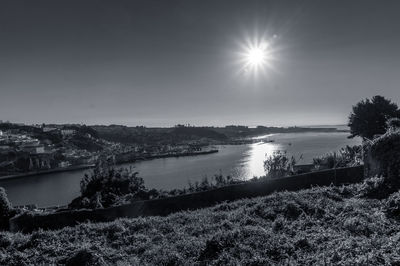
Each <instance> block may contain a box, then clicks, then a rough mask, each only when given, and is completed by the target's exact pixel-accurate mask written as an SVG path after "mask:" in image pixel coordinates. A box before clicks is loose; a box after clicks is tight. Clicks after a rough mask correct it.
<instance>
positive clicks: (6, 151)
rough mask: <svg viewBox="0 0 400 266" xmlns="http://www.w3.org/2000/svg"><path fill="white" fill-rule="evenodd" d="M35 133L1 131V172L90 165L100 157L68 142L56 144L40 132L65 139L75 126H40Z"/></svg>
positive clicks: (12, 172)
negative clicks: (71, 127) (66, 127)
mask: <svg viewBox="0 0 400 266" xmlns="http://www.w3.org/2000/svg"><path fill="white" fill-rule="evenodd" d="M36 128H38V127H36ZM37 132H39V133H37ZM37 132H32V133H29V131H24V130H21V129H7V130H0V175H9V174H16V173H21V172H29V171H38V170H48V169H54V168H66V167H69V166H72V165H82V164H93V163H95V161H96V160H97V158H98V156H99V154H98V153H93V152H88V151H86V150H82V149H77V148H74V147H73V146H72V145H68V142H67V141H63V142H62V143H58V144H55V143H53V141H52V140H51V139H50V138H47V137H46V136H48V134H40V132H42V133H49V132H51V133H54V134H55V135H57V136H60V139H61V140H64V139H67V138H68V137H70V136H73V135H74V134H76V130H74V129H64V128H53V127H41V130H37Z"/></svg>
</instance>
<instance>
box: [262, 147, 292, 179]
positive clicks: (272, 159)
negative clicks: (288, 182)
mask: <svg viewBox="0 0 400 266" xmlns="http://www.w3.org/2000/svg"><path fill="white" fill-rule="evenodd" d="M295 165H296V159H295V158H294V157H293V156H292V157H290V158H289V157H288V156H287V155H286V152H282V151H275V152H274V153H273V154H272V155H270V156H269V157H267V159H266V160H265V161H264V170H265V173H266V174H267V176H268V177H271V178H277V177H284V176H287V175H291V174H293V173H294V169H293V167H294V166H295Z"/></svg>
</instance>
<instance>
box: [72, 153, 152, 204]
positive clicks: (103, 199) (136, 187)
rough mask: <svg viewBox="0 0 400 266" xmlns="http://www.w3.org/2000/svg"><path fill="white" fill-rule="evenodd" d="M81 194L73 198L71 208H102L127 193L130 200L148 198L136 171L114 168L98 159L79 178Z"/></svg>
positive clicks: (115, 201) (114, 202)
mask: <svg viewBox="0 0 400 266" xmlns="http://www.w3.org/2000/svg"><path fill="white" fill-rule="evenodd" d="M80 185H81V196H80V197H78V198H76V199H74V200H73V201H72V202H71V204H70V207H71V208H103V207H109V206H112V205H115V204H116V203H117V202H118V201H120V198H121V197H123V196H127V195H129V197H131V198H132V200H134V199H135V200H143V199H148V198H149V195H148V193H147V191H146V188H145V186H144V181H143V179H142V178H140V177H138V172H134V171H133V170H132V169H127V168H121V169H115V168H114V166H113V164H112V163H110V162H107V161H104V160H100V161H99V162H98V163H97V165H96V167H95V168H94V170H93V172H92V173H91V174H90V175H87V174H86V175H85V176H84V178H83V179H82V180H81V184H80Z"/></svg>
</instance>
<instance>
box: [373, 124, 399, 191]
mask: <svg viewBox="0 0 400 266" xmlns="http://www.w3.org/2000/svg"><path fill="white" fill-rule="evenodd" d="M370 151H371V155H372V157H373V158H374V159H375V160H376V161H377V162H378V164H379V168H380V172H381V174H382V175H384V176H386V178H387V181H388V182H389V183H391V184H393V185H396V186H398V185H399V184H400V130H395V131H392V130H388V132H386V133H385V134H384V135H382V136H380V137H378V138H376V139H374V140H373V142H372V144H371V148H370Z"/></svg>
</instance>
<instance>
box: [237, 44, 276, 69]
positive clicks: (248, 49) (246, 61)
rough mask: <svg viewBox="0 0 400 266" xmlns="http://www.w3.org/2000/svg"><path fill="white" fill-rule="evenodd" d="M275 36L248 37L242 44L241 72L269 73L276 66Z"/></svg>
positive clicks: (240, 55) (240, 56)
mask: <svg viewBox="0 0 400 266" xmlns="http://www.w3.org/2000/svg"><path fill="white" fill-rule="evenodd" d="M274 41H275V38H271V39H262V38H257V39H253V40H252V39H247V40H246V42H244V43H242V44H241V52H240V53H239V62H240V64H241V70H240V71H241V72H242V73H244V74H246V75H251V76H260V74H262V75H267V74H268V72H269V70H272V69H273V68H274V64H275V62H274V61H275V59H276V54H275V51H274V49H273V48H274V46H275V45H274Z"/></svg>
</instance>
